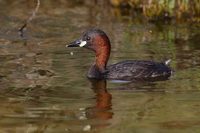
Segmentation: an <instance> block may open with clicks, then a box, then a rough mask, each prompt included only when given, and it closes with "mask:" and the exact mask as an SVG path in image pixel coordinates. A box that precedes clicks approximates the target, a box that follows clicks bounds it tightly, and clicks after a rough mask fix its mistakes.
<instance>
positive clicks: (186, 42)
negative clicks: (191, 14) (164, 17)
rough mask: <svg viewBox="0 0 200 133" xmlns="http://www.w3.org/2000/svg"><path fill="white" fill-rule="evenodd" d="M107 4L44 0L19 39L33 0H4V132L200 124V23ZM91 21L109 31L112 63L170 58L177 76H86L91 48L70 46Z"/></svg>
mask: <svg viewBox="0 0 200 133" xmlns="http://www.w3.org/2000/svg"><path fill="white" fill-rule="evenodd" d="M104 4H105V3H99V4H97V5H96V4H94V3H89V2H88V3H87V2H68V1H66V2H65V1H57V2H54V1H51V0H49V1H42V2H41V6H40V9H39V12H38V14H37V15H36V17H35V18H34V19H33V21H31V23H30V24H28V26H27V28H26V30H25V36H24V37H23V38H21V37H20V36H19V34H18V29H19V27H20V26H22V25H23V23H24V21H25V20H26V19H27V18H28V16H29V15H30V14H31V11H32V9H33V8H34V3H33V2H31V1H26V2H25V1H23V0H19V1H16V2H11V1H5V0H1V1H0V6H1V8H0V19H1V21H0V24H1V27H0V63H1V65H0V104H1V110H0V117H1V119H0V131H2V132H17V133H18V132H19V133H21V132H30V133H32V132H46V133H47V132H48V133H53V132H55V133H56V132H59V133H62V132H63V133H64V132H85V131H87V132H104V133H105V132H108V133H110V132H113V133H121V132H126V133H129V132H130V133H132V132H137V133H140V132H141V133H150V132H152V133H160V132H162V133H165V132H166V133H168V132H171V133H173V132H174V133H177V132H185V133H188V132H199V131H200V119H199V118H200V117H199V114H200V46H199V42H200V40H199V38H200V30H199V29H200V27H199V25H198V24H185V23H181V24H175V23H172V24H155V23H148V22H140V21H137V19H134V18H131V17H128V16H123V14H122V15H119V14H116V11H115V10H113V9H112V8H110V7H109V8H107V4H105V5H104ZM103 9H104V10H103ZM90 27H99V28H101V29H103V30H104V31H105V32H106V33H107V34H108V36H109V37H110V39H111V43H112V54H111V57H110V61H109V64H112V63H116V62H118V61H121V60H125V59H144V60H155V61H164V60H166V59H171V60H172V61H171V64H170V65H171V67H172V68H173V69H174V71H175V73H174V75H173V76H172V77H171V78H170V79H169V80H167V81H161V82H154V83H123V82H119V83H116V82H111V81H89V80H88V79H87V78H86V76H85V74H86V73H87V70H88V68H89V66H90V65H91V64H92V62H93V60H94V55H93V53H92V52H89V51H88V50H87V49H83V48H75V49H72V48H65V45H66V44H68V43H69V42H71V41H73V40H74V39H76V38H78V37H79V36H80V35H81V33H82V32H83V31H85V30H86V29H88V28H90ZM72 52H73V54H72Z"/></svg>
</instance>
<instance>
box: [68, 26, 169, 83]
mask: <svg viewBox="0 0 200 133" xmlns="http://www.w3.org/2000/svg"><path fill="white" fill-rule="evenodd" d="M67 47H84V48H88V49H90V50H92V51H94V52H95V55H96V59H95V63H94V64H93V65H92V66H91V68H90V69H89V71H88V74H87V77H88V78H93V79H112V80H128V81H131V80H148V81H155V80H166V79H168V78H169V77H170V75H171V74H172V70H171V69H170V68H169V67H168V66H167V64H168V63H169V60H168V61H166V62H165V63H158V62H153V61H143V60H128V61H122V62H119V63H116V64H113V65H109V66H107V62H108V59H109V56H110V50H111V45H110V40H109V38H108V36H107V35H106V34H105V32H103V31H102V30H100V29H90V30H88V31H86V32H85V33H84V34H83V36H82V37H81V38H80V39H78V40H76V41H74V42H72V43H70V44H69V45H67Z"/></svg>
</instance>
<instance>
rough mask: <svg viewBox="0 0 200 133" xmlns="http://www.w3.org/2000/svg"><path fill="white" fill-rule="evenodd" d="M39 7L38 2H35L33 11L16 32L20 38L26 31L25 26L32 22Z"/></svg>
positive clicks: (38, 0)
mask: <svg viewBox="0 0 200 133" xmlns="http://www.w3.org/2000/svg"><path fill="white" fill-rule="evenodd" d="M39 7H40V0H37V5H36V7H35V10H34V11H33V12H32V15H31V16H30V17H29V18H28V19H27V20H26V22H25V23H24V24H23V26H22V27H20V28H19V30H18V31H19V35H20V37H24V30H25V29H26V26H27V25H28V23H30V22H31V21H32V20H33V18H34V17H35V16H36V13H37V12H38V9H39Z"/></svg>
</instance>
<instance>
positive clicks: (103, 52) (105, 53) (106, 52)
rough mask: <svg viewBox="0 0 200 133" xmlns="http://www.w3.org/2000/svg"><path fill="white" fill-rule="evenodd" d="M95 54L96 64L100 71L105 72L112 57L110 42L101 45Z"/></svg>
mask: <svg viewBox="0 0 200 133" xmlns="http://www.w3.org/2000/svg"><path fill="white" fill-rule="evenodd" d="M95 54H96V56H95V66H96V68H97V69H98V70H99V71H100V72H102V73H104V72H105V70H106V65H107V62H108V59H109V57H110V44H105V45H103V46H101V47H99V48H98V50H96V52H95Z"/></svg>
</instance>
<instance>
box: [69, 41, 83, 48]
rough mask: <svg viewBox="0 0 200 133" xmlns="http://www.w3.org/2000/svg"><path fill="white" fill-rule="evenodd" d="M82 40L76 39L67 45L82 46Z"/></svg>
mask: <svg viewBox="0 0 200 133" xmlns="http://www.w3.org/2000/svg"><path fill="white" fill-rule="evenodd" d="M80 44H81V40H76V41H74V42H71V43H70V44H69V45H66V47H80Z"/></svg>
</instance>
